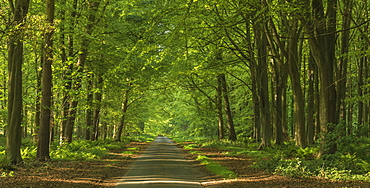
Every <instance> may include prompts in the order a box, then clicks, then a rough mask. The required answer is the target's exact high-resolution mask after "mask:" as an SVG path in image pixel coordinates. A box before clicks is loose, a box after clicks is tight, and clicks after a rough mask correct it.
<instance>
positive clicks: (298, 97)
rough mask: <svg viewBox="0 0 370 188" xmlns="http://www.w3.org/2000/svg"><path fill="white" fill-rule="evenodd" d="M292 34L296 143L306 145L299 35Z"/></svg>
mask: <svg viewBox="0 0 370 188" xmlns="http://www.w3.org/2000/svg"><path fill="white" fill-rule="evenodd" d="M293 27H294V26H293ZM294 28H296V27H294ZM291 35H292V36H293V37H292V39H290V40H289V48H288V49H289V50H288V67H289V75H290V80H291V82H292V90H293V97H294V127H295V134H296V135H295V139H296V145H298V146H301V147H306V146H307V137H306V123H305V120H306V119H305V111H304V110H305V105H304V102H305V100H304V95H303V90H302V86H301V76H300V66H299V62H298V36H297V33H296V32H295V31H293V32H291Z"/></svg>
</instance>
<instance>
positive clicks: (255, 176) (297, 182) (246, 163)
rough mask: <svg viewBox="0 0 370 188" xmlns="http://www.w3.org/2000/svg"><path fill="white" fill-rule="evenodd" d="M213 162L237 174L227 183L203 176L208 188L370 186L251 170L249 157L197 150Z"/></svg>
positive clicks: (369, 183) (217, 151) (201, 167)
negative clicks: (235, 177) (290, 176)
mask: <svg viewBox="0 0 370 188" xmlns="http://www.w3.org/2000/svg"><path fill="white" fill-rule="evenodd" d="M194 150H198V151H199V152H202V155H206V156H207V157H208V158H211V159H212V160H213V161H215V162H218V163H219V164H221V165H222V166H224V167H227V168H228V169H230V170H232V171H233V172H235V173H236V174H237V175H238V178H237V179H229V180H225V179H223V178H221V177H218V176H216V175H212V174H206V175H204V176H203V178H202V179H203V182H202V185H203V186H204V187H207V188H228V187H232V188H245V187H253V188H258V187H261V188H262V187H279V188H283V187H286V188H287V187H292V188H293V187H294V188H296V187H300V188H303V187H325V188H326V187H333V188H334V187H352V188H355V187H370V182H360V181H346V182H344V181H331V180H327V179H322V178H301V179H299V178H289V177H284V176H278V175H273V174H270V173H267V172H264V171H261V170H259V169H256V168H253V167H251V164H252V163H253V159H252V158H251V157H248V156H246V155H237V156H232V157H230V156H228V155H226V151H222V150H219V149H217V148H196V149H194ZM197 156H198V154H187V158H189V159H195V158H196V157H197ZM196 167H197V168H198V170H200V171H205V169H204V167H203V166H202V165H198V166H196Z"/></svg>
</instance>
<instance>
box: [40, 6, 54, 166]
mask: <svg viewBox="0 0 370 188" xmlns="http://www.w3.org/2000/svg"><path fill="white" fill-rule="evenodd" d="M54 7H55V5H54V0H47V1H46V16H47V22H48V24H49V27H50V28H47V30H46V33H45V43H44V48H43V55H44V61H43V66H42V82H41V92H42V98H41V109H40V111H41V114H40V115H41V116H40V129H39V136H38V147H37V156H36V157H37V159H38V160H40V161H47V160H50V155H49V145H50V123H51V98H52V68H51V65H52V63H53V40H52V36H53V29H52V28H53V25H54V24H53V22H54V10H55V8H54Z"/></svg>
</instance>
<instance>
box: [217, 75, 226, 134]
mask: <svg viewBox="0 0 370 188" xmlns="http://www.w3.org/2000/svg"><path fill="white" fill-rule="evenodd" d="M221 82H222V80H221V78H220V76H218V77H217V96H216V103H217V104H216V106H217V119H218V139H224V138H225V134H224V133H225V130H224V119H223V115H222V89H221V87H222V83H221Z"/></svg>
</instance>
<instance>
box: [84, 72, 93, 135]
mask: <svg viewBox="0 0 370 188" xmlns="http://www.w3.org/2000/svg"><path fill="white" fill-rule="evenodd" d="M86 79H87V81H86V82H87V83H86V85H87V86H86V87H87V97H86V105H87V106H86V127H85V139H86V140H94V139H93V138H92V137H93V109H92V108H93V100H94V94H93V83H92V82H93V81H92V79H93V76H92V75H88V76H87V77H86Z"/></svg>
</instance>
